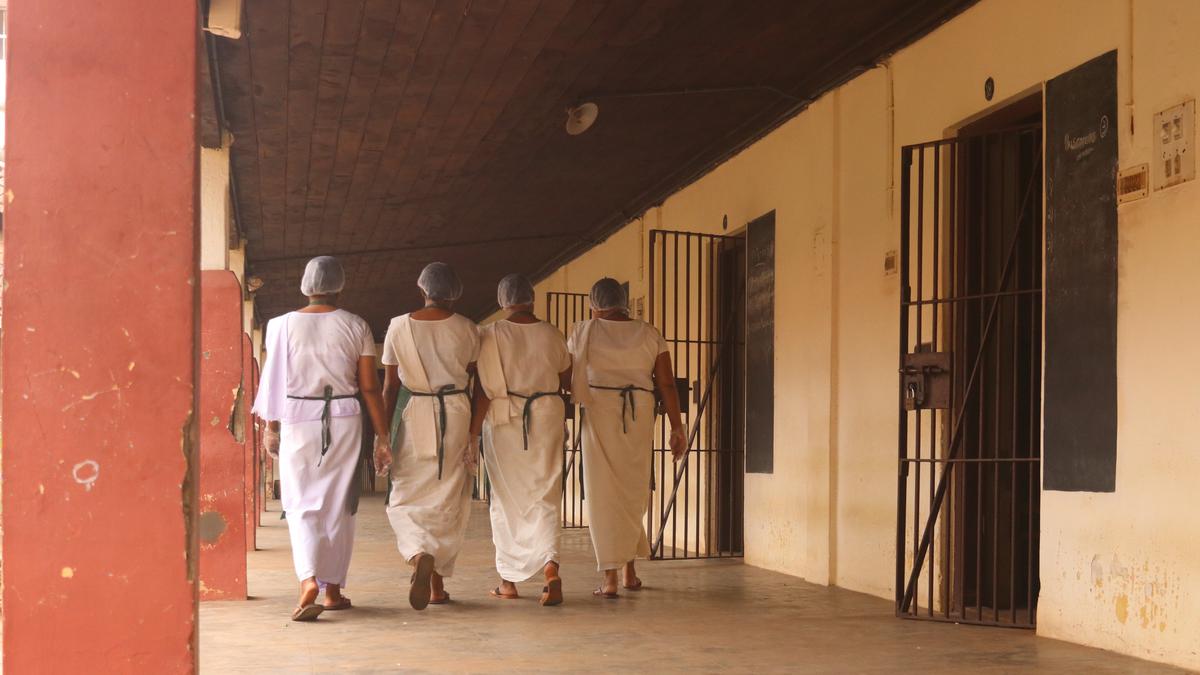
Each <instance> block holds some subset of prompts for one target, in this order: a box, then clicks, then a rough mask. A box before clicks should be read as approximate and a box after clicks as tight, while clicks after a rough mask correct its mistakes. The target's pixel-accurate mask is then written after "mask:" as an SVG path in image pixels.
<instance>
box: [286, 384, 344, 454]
mask: <svg viewBox="0 0 1200 675" xmlns="http://www.w3.org/2000/svg"><path fill="white" fill-rule="evenodd" d="M288 398H291V399H295V400H297V401H324V402H325V405H324V407H322V408H321V459H319V460H317V466H321V462H323V461H325V453H327V452H329V446H330V445H332V443H333V434H332V433H331V432H330V430H329V425H330V420H331V419H332V418H333V412H332V410H331V404H332V403H333V402H334V401H337V400H339V399H343V398H358V392H355V393H353V394H338V395H337V396H334V395H333V387H331V386H329V385H328V384H327V385H325V392H324V394H322V395H321V396H292V395H291V394H288Z"/></svg>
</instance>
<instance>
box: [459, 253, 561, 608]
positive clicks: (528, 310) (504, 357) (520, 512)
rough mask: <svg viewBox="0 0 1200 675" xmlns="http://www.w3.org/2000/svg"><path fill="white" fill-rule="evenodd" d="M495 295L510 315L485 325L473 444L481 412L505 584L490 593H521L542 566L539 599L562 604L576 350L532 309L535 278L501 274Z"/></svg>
mask: <svg viewBox="0 0 1200 675" xmlns="http://www.w3.org/2000/svg"><path fill="white" fill-rule="evenodd" d="M496 300H497V301H498V302H499V304H500V306H501V307H502V308H504V310H505V311H507V312H508V317H507V318H505V319H502V320H500V321H497V322H495V323H493V324H491V325H490V326H485V327H484V328H482V329H480V352H479V385H478V386H476V387H475V414H474V416H473V418H472V420H471V439H472V440H471V445H472V447H475V445H476V444H477V443H478V439H479V434H480V431H481V430H482V428H483V424H484V419H485V418H486V419H487V424H488V431H489V433H488V435H487V436H488V439H489V443H488V445H487V447H485V452H484V461H485V464H486V466H487V472H488V479H489V484H490V485H491V489H492V493H491V507H490V515H491V518H492V541H493V542H494V543H495V545H496V571H497V572H499V574H500V585H499V586H497V587H496V588H495V589H493V590H492V592H491V594H492V596H493V597H496V598H502V599H516V598H517V597H518V594H517V586H516V582H521V581H525V580H527V579H529V578H530V577H532V576H534V575H535V574H537V573H539V572H541V573H542V574H543V575H545V579H546V583H545V585H544V586H543V587H542V597H541V604H542V605H544V606H551V605H558V604H562V599H563V595H562V579H561V578H559V575H558V534H559V528H560V526H561V524H562V512H561V509H562V448H563V413H564V406H563V400H562V396H561V395H560V392H561V391H562V389H563V388H564V387H566V386H569V383H570V369H571V356H570V354H569V353H568V352H567V341H566V340H565V339H564V338H563V335H562V333H561V332H559V330H558V329H557V328H555V327H554V326H552V325H550V324H548V323H546V322H545V321H540V320H538V318H537V317H536V316H535V315H534V313H533V285H532V284H531V283H529V280H528V279H526V278H525V277H523V276H521V275H519V274H510V275H508V276H506V277H504V279H503V280H501V281H500V286H499V288H498V289H497V291H496Z"/></svg>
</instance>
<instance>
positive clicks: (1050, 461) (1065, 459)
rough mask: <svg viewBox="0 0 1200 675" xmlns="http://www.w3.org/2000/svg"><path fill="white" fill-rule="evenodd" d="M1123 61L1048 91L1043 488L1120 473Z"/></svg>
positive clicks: (1098, 485)
mask: <svg viewBox="0 0 1200 675" xmlns="http://www.w3.org/2000/svg"><path fill="white" fill-rule="evenodd" d="M1116 123H1117V53H1116V52H1115V51H1111V52H1108V53H1107V54H1104V55H1102V56H1099V57H1097V58H1095V59H1093V60H1091V61H1088V62H1087V63H1085V64H1083V65H1081V66H1079V67H1078V68H1075V69H1074V70H1071V71H1069V72H1067V73H1064V74H1063V75H1060V76H1058V77H1056V78H1054V79H1052V80H1050V81H1049V82H1047V83H1046V164H1047V167H1048V171H1047V174H1046V290H1045V298H1046V328H1045V330H1046V356H1045V358H1046V362H1045V367H1046V374H1045V408H1044V410H1045V437H1044V439H1043V464H1044V467H1043V487H1044V489H1046V490H1061V491H1086V492H1113V491H1114V490H1115V489H1116V473H1117V195H1116V176H1117V129H1116Z"/></svg>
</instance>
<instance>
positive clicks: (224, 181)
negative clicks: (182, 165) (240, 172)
mask: <svg viewBox="0 0 1200 675" xmlns="http://www.w3.org/2000/svg"><path fill="white" fill-rule="evenodd" d="M231 220H232V219H231V216H230V208H229V147H228V145H226V147H224V148H200V269H202V270H227V269H229V227H230V223H231Z"/></svg>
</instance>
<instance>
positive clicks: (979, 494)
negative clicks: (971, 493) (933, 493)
mask: <svg viewBox="0 0 1200 675" xmlns="http://www.w3.org/2000/svg"><path fill="white" fill-rule="evenodd" d="M989 140H990V139H983V140H982V141H981V143H980V145H981V146H982V148H983V161H982V162H981V163H980V166H981V173H982V174H983V178H982V183H981V185H982V190H981V192H982V194H983V195H984V198H983V199H982V200H981V201H980V204H979V222H980V223H981V225H980V230H979V242H980V255H979V261H980V266H979V287H980V288H981V289H983V288H987V286H988V270H989V268H990V262H991V261H990V260H989V259H988V249H989V248H990V246H989V244H991V241H990V238H991V230H989V229H988V226H987V221H988V218H987V209H988V199H987V195H989V194H990V190H989V187H990V186H989V185H988V160H989V156H988V155H989V153H988V149H989V145H988V141H989ZM992 302H993V304H994V305H995V306H994V307H993V314H992V316H993V317H994V316H995V310H997V309H998V308H999V305H998V304H997V303H999V299H998V298H997V299H996V300H993V301H992ZM979 322H980V326H981V328H980V331H979V334H980V339H979V353H980V356H981V357H984V358H986V355H987V350H988V346H989V345H990V343H991V331H990V330H989V331H986V334H985V331H984V330H983V329H982V325H983V313H982V312H980V314H979ZM980 375H981V377H980V381H979V387H978V388H977V392H978V394H979V395H978V397H977V399H976V400H977V401H978V404H979V405H978V408H979V411H978V418H977V419H978V420H979V422H978V424H979V428H978V440H977V445H976V446H975V447H976V452H978V453H979V456H980V457H983V456H984V445H983V443H984V437H985V435H986V434H987V418H985V417H984V406H985V404H986V401H985V392H986V391H987V387H986V386H985V384H984V383H985V382H986V381H987V375H988V372H987V365H986V364H985V365H984V366H983V370H982V371H981V372H980ZM987 467H988V465H987V464H980V465H979V467H978V468H977V469H976V474H977V475H976V476H975V618H976V619H979V620H982V619H983V544H984V542H983V475H984V470H985V469H986V468H987Z"/></svg>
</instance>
